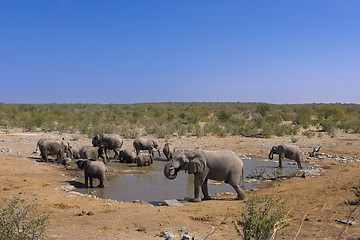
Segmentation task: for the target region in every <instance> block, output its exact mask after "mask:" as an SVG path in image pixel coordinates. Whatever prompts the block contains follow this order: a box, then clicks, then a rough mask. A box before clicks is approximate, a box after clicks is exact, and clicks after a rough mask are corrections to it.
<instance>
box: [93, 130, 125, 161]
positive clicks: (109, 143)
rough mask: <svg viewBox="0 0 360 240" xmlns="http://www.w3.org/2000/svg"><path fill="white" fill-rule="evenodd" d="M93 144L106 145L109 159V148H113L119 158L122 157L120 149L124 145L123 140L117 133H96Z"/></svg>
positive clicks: (105, 148)
mask: <svg viewBox="0 0 360 240" xmlns="http://www.w3.org/2000/svg"><path fill="white" fill-rule="evenodd" d="M92 145H93V146H94V147H101V146H102V147H104V153H105V156H106V158H107V159H109V157H108V155H107V150H113V151H114V152H115V156H116V158H117V159H119V158H120V149H121V147H122V145H123V140H122V139H121V137H120V136H119V135H117V134H105V133H102V134H100V135H96V136H94V137H93V139H92Z"/></svg>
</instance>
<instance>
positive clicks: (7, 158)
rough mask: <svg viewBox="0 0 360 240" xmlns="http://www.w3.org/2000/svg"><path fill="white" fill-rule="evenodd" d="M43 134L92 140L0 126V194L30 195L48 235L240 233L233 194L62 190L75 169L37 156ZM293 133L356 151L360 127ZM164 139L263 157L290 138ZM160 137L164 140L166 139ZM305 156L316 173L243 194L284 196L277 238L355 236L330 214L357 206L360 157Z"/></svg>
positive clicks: (305, 146)
mask: <svg viewBox="0 0 360 240" xmlns="http://www.w3.org/2000/svg"><path fill="white" fill-rule="evenodd" d="M41 137H48V138H53V139H60V138H61V137H65V139H67V140H76V143H77V144H83V143H88V144H90V141H91V140H90V139H89V138H87V137H86V136H80V135H66V134H65V135H59V134H56V133H23V132H19V131H15V130H14V131H6V132H5V131H2V132H0V150H1V153H0V186H1V188H0V192H1V195H0V196H1V198H11V197H20V198H22V199H26V200H29V201H30V200H36V202H37V203H38V204H39V209H40V210H42V211H46V212H47V213H49V216H50V224H49V227H48V236H49V237H51V238H52V239H165V238H164V237H161V233H162V232H164V231H166V230H169V229H171V230H172V231H173V233H174V235H175V236H176V239H180V238H178V235H179V232H178V230H179V229H181V228H185V229H186V231H188V232H189V233H190V235H191V236H196V238H197V239H205V238H206V239H240V237H239V236H238V235H237V233H236V231H235V229H234V226H233V224H232V221H233V219H234V218H235V217H236V216H239V214H240V213H241V211H242V207H243V206H244V201H235V200H233V199H234V198H235V194H231V195H221V196H216V197H215V199H214V200H210V201H203V202H200V203H193V202H187V201H182V203H183V204H184V206H181V207H178V206H171V207H168V206H159V207H154V206H152V205H149V204H146V203H120V202H117V201H113V200H104V199H96V198H93V197H89V196H83V195H78V194H75V193H74V192H69V191H65V190H64V188H65V189H66V186H69V185H68V183H67V181H71V180H72V179H73V177H72V176H70V174H69V172H68V171H66V170H65V169H64V167H63V166H58V165H55V164H51V163H42V162H37V161H36V160H37V158H38V156H39V155H38V154H34V153H33V151H34V150H35V146H36V142H37V140H38V139H40V138H41ZM298 138H299V139H298V141H297V142H296V145H298V146H299V147H300V148H301V149H302V151H304V152H308V151H310V150H311V149H312V148H313V147H314V146H315V145H321V147H322V148H321V150H320V152H322V153H325V154H330V155H337V156H345V157H348V158H350V157H356V158H357V159H359V157H360V146H359V145H360V141H359V140H360V135H354V134H340V133H338V134H337V135H336V137H334V138H330V137H329V136H327V135H325V134H323V135H322V136H315V137H313V138H307V137H305V136H298ZM132 141H133V140H131V139H125V147H126V148H127V147H130V146H131V144H132ZM168 141H169V142H170V143H171V145H172V146H175V147H177V149H192V148H195V147H199V148H201V149H213V150H215V149H231V150H233V151H235V152H236V153H242V154H248V155H252V156H259V157H267V154H268V152H269V150H270V148H271V146H272V145H274V144H279V143H291V138H290V137H284V138H272V139H254V138H244V137H226V138H217V137H203V138H200V139H198V138H195V137H173V138H171V139H168ZM159 143H160V146H161V147H162V146H163V145H164V143H165V140H159ZM304 160H305V161H315V162H318V163H319V164H320V165H323V166H324V170H323V171H322V172H321V176H319V177H313V178H293V179H289V180H282V181H277V182H275V183H273V184H272V186H271V187H269V188H265V189H259V190H256V191H249V192H247V194H248V195H249V196H250V195H257V196H263V195H264V194H271V195H275V196H276V197H281V199H284V200H287V204H286V209H287V210H288V211H290V212H291V215H292V216H291V217H290V218H289V221H288V222H289V223H290V225H289V227H287V228H285V229H281V230H279V231H278V232H277V234H276V239H294V238H295V237H296V239H337V238H338V237H339V236H340V235H341V237H342V238H343V239H351V238H353V239H360V226H357V227H356V226H346V225H344V224H341V223H338V222H336V221H335V220H336V219H338V220H346V219H348V217H349V216H350V214H351V209H354V208H355V207H356V206H354V205H349V204H347V202H351V201H354V199H355V197H354V195H353V193H352V192H351V190H352V189H351V187H352V186H354V185H355V184H356V183H358V182H359V180H360V162H356V161H350V162H342V161H341V160H339V159H333V158H325V159H322V160H319V159H306V157H304ZM245 164H246V162H245ZM182 174H185V173H182ZM79 181H83V179H81V180H79ZM105 187H106V182H105ZM189 197H192V196H189ZM245 201H246V200H245ZM1 204H2V203H1ZM359 214H360V209H357V210H356V212H354V213H353V214H352V215H351V216H354V217H356V216H357V218H356V219H355V220H354V219H353V218H350V220H354V221H355V222H357V223H360V219H359Z"/></svg>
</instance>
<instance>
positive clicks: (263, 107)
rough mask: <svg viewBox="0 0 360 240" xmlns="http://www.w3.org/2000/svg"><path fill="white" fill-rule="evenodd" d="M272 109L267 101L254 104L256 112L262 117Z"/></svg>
mask: <svg viewBox="0 0 360 240" xmlns="http://www.w3.org/2000/svg"><path fill="white" fill-rule="evenodd" d="M271 110H272V107H271V105H270V104H268V103H260V104H259V105H257V106H256V112H258V113H260V115H261V116H262V117H265V116H266V114H267V113H268V112H270V111H271Z"/></svg>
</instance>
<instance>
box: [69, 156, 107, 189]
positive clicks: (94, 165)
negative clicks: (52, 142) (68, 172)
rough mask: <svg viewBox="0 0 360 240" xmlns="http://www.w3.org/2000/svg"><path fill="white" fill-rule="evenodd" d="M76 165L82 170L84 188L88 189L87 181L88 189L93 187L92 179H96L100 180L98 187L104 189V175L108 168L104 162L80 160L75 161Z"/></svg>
mask: <svg viewBox="0 0 360 240" xmlns="http://www.w3.org/2000/svg"><path fill="white" fill-rule="evenodd" d="M76 164H77V165H78V167H79V168H80V169H83V170H84V173H85V186H86V187H89V179H90V187H91V188H93V187H94V185H93V178H97V179H99V180H100V184H99V186H98V187H100V188H104V180H105V174H106V173H107V171H108V168H107V166H106V165H105V163H104V162H102V161H96V160H88V159H81V160H77V161H76Z"/></svg>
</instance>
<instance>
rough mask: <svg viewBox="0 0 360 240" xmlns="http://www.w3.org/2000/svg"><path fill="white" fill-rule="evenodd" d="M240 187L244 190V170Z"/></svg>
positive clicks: (242, 170)
mask: <svg viewBox="0 0 360 240" xmlns="http://www.w3.org/2000/svg"><path fill="white" fill-rule="evenodd" d="M240 186H241V188H242V189H244V168H242V169H241V178H240Z"/></svg>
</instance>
